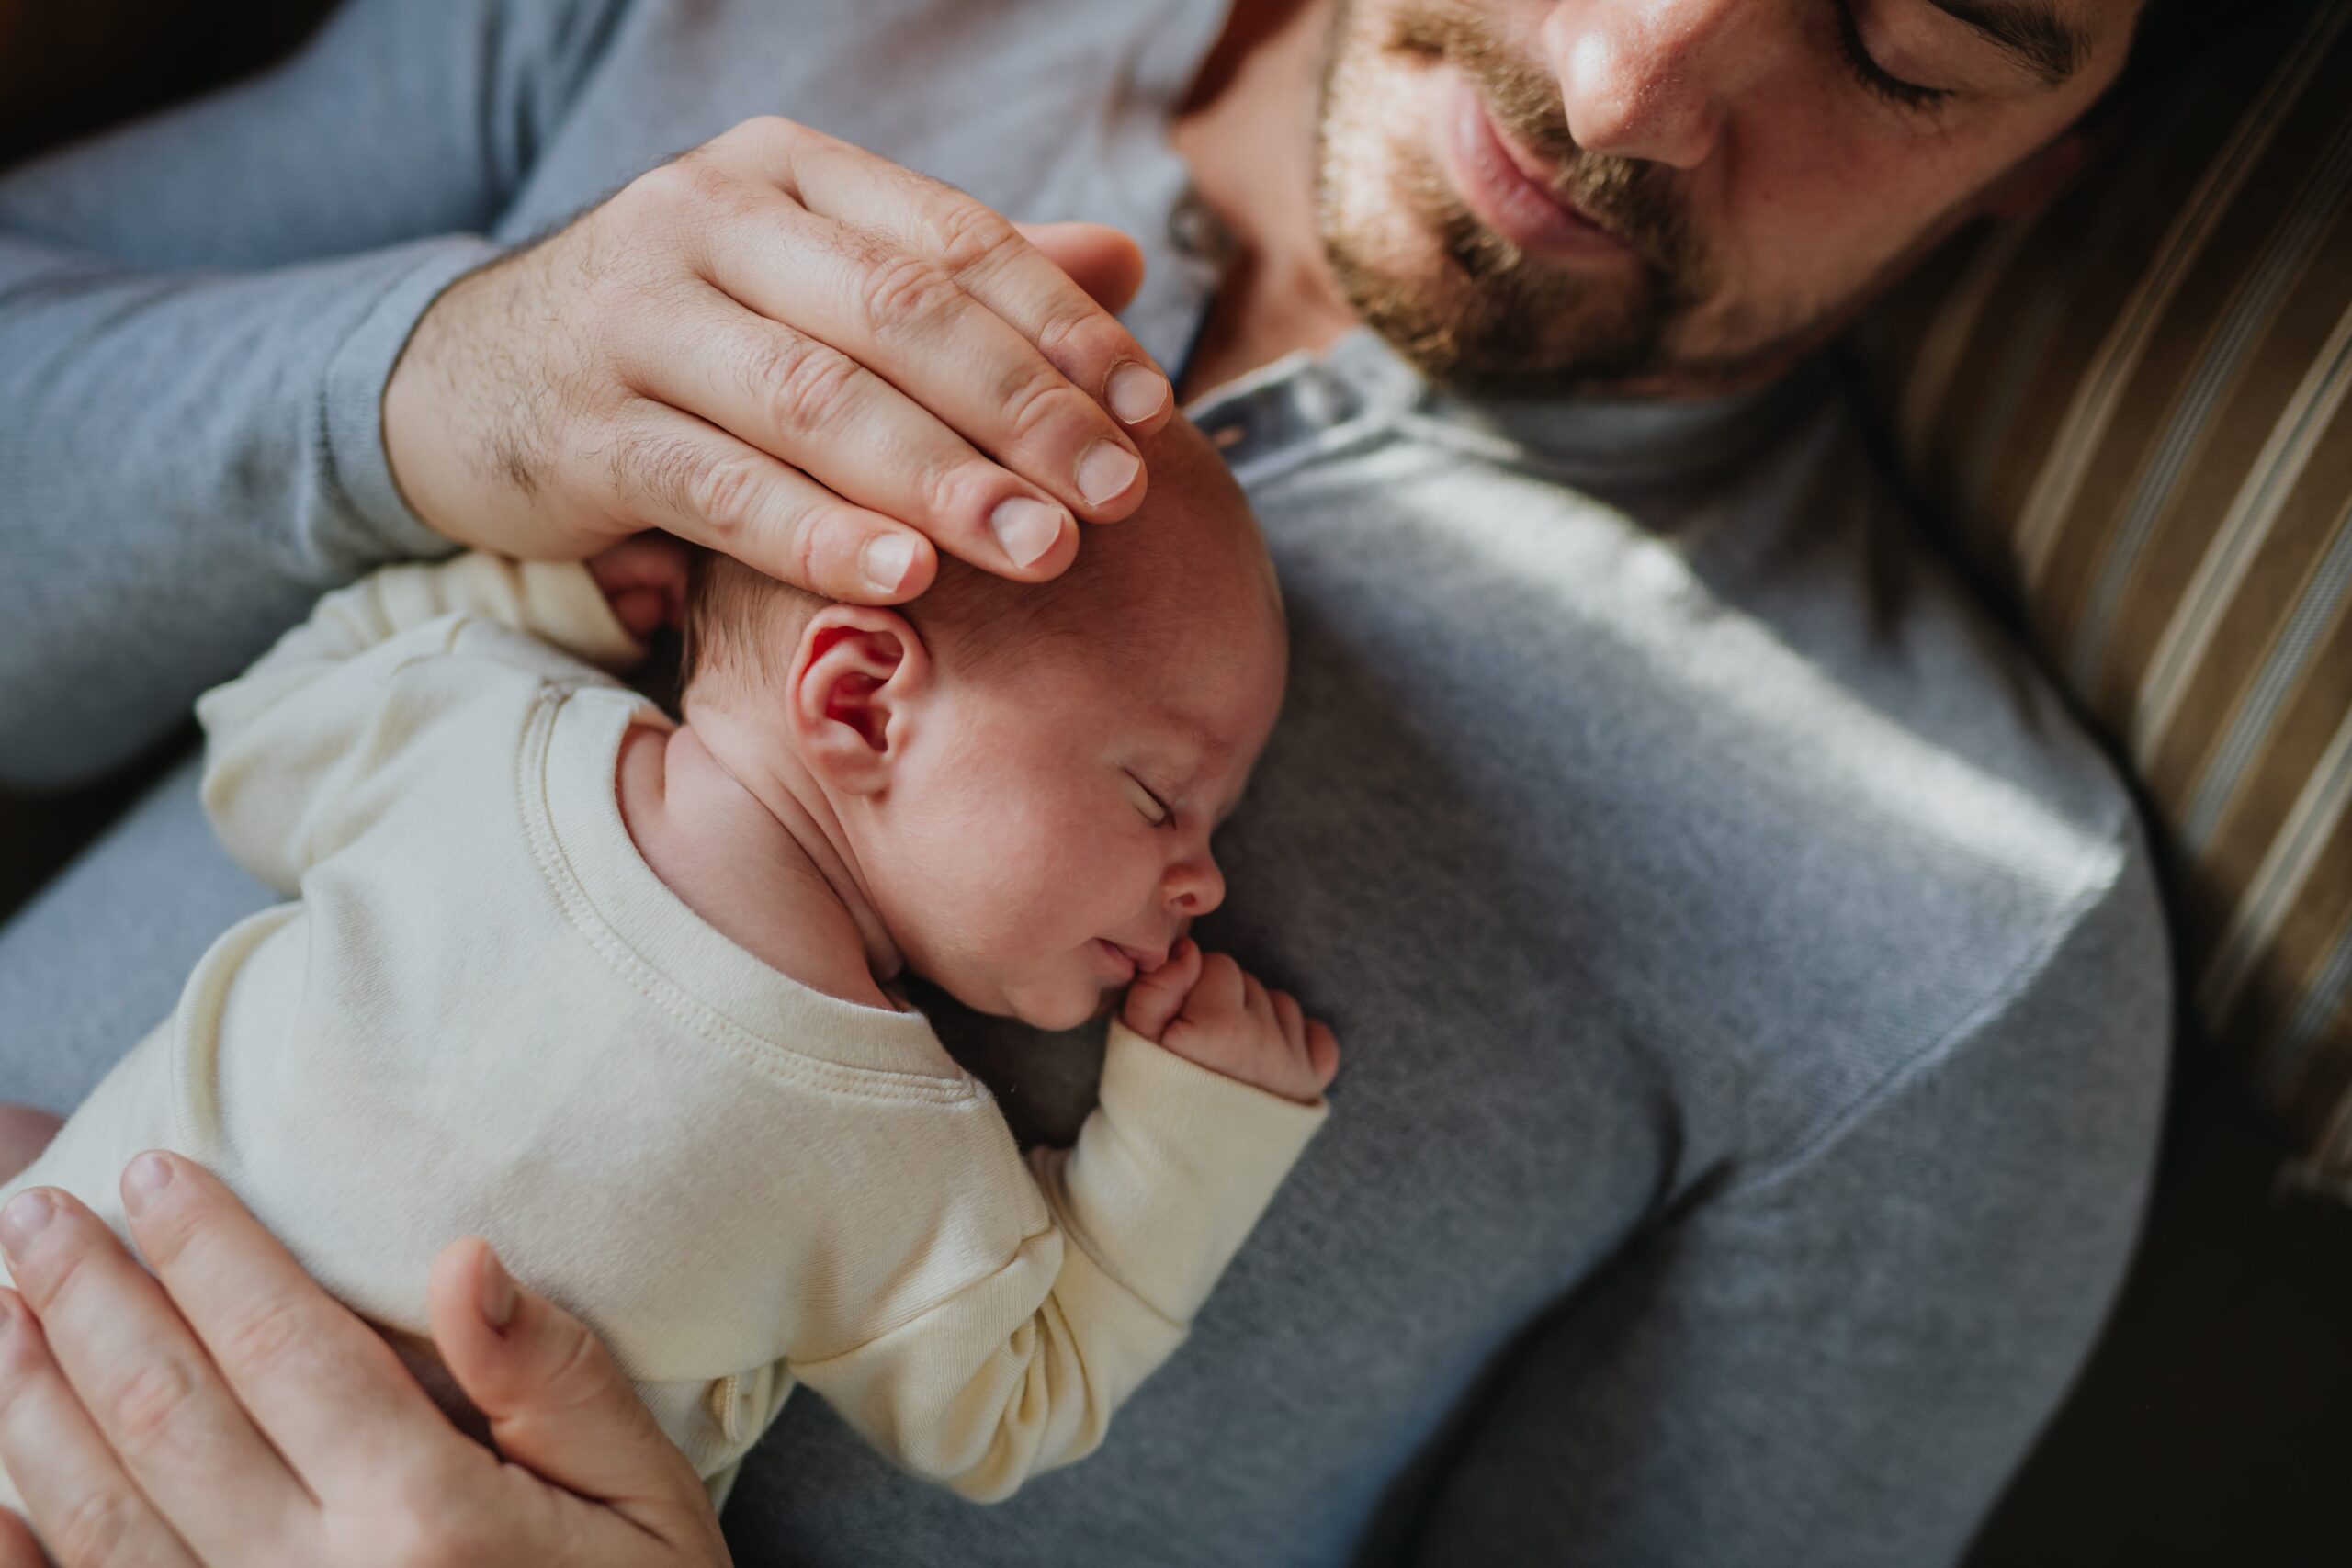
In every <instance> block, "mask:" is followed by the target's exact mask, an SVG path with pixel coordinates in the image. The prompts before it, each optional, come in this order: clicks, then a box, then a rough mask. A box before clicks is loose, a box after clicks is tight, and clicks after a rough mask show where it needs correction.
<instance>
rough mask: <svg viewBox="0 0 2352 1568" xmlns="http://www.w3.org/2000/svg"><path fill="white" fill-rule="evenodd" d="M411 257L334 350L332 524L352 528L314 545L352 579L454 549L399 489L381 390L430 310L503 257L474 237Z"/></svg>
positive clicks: (329, 417)
mask: <svg viewBox="0 0 2352 1568" xmlns="http://www.w3.org/2000/svg"><path fill="white" fill-rule="evenodd" d="M405 250H406V252H407V254H408V255H409V256H410V257H411V258H413V259H412V261H411V265H409V266H408V267H407V268H406V269H405V270H402V271H401V272H400V273H399V274H398V275H397V276H395V277H394V279H393V281H392V283H391V285H390V287H389V288H386V289H385V290H384V292H383V293H382V294H380V295H379V296H378V297H377V299H376V302H375V303H374V304H373V305H371V306H369V307H368V311H367V313H366V314H365V315H363V316H362V317H361V318H360V319H359V322H358V324H357V325H356V326H355V327H354V328H353V329H352V330H351V333H350V334H349V335H348V336H346V337H345V339H344V340H343V342H342V343H341V344H339V345H338V346H337V347H336V349H335V351H334V356H333V357H332V358H330V359H329V360H328V361H327V367H326V378H325V382H324V385H323V386H322V388H321V390H320V406H319V419H320V424H321V429H322V435H323V437H324V441H325V447H326V468H327V473H326V480H327V486H328V490H329V492H330V493H331V494H334V495H335V496H337V497H338V498H339V499H340V501H341V502H342V504H341V505H340V506H337V507H333V508H330V509H329V515H330V516H340V517H341V518H343V519H344V520H345V534H346V536H345V537H343V538H322V539H318V540H315V541H314V542H313V543H314V546H315V547H316V548H317V549H318V550H319V552H320V554H321V556H322V558H324V559H325V560H326V561H327V562H328V563H329V564H330V565H332V566H334V567H337V568H340V569H342V570H345V571H347V572H353V573H356V572H357V571H359V570H365V569H366V568H368V567H370V566H375V565H379V564H381V563H382V562H385V561H392V560H415V559H424V558H432V557H435V556H445V555H447V554H448V553H449V552H450V551H452V550H454V549H456V548H457V546H456V544H455V543H454V542H453V541H452V540H450V539H449V538H447V537H446V536H443V535H441V534H438V533H435V531H434V530H433V529H432V528H430V527H428V526H426V525H425V523H424V519H423V518H421V517H419V516H417V514H416V513H415V512H414V511H413V509H412V508H411V507H410V506H409V503H408V501H407V499H406V498H405V497H403V496H402V495H401V491H400V486H399V485H398V484H396V483H394V482H393V479H392V464H391V457H390V455H389V454H388V453H386V451H385V450H384V384H385V383H386V382H387V381H389V380H390V379H391V375H392V366H393V364H394V363H395V362H397V361H398V360H399V358H400V356H401V350H402V349H404V348H406V347H407V346H408V340H409V337H410V334H411V333H413V332H414V331H415V330H416V323H417V321H418V320H419V319H420V318H421V317H423V316H424V312H425V310H426V308H427V307H428V306H430V305H431V304H432V303H433V301H434V300H435V299H439V298H440V297H441V295H442V293H443V291H444V290H446V289H447V288H448V287H449V286H450V285H451V284H453V283H455V282H457V281H458V278H460V277H463V276H465V275H466V274H468V273H469V272H472V271H473V270H474V269H475V268H477V267H479V266H481V265H483V264H484V263H487V262H489V261H491V260H492V259H494V258H495V257H497V256H498V255H499V254H501V248H500V247H499V246H497V245H495V244H492V243H491V242H490V241H488V240H484V239H481V238H479V237H477V236H473V235H468V234H453V235H447V236H445V237H443V238H440V239H436V240H431V241H427V242H425V243H422V244H418V245H413V246H408V247H405ZM392 254H395V255H397V254H400V253H398V252H395V253H392Z"/></svg>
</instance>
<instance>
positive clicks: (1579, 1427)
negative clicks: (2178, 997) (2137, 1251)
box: [1417, 852, 2171, 1568]
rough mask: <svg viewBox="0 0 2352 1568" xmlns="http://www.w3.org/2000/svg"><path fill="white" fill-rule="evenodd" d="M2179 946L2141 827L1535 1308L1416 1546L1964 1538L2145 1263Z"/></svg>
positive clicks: (1900, 1546) (1933, 1551) (1763, 1558)
mask: <svg viewBox="0 0 2352 1568" xmlns="http://www.w3.org/2000/svg"><path fill="white" fill-rule="evenodd" d="M2168 972H2169V966H2168V964H2167V961H2166V955H2165V935H2164V929H2163V917H2162V914H2161V912H2160V910H2159V908H2158V906H2157V901H2156V897H2155V893H2154V884H2153V879H2152V876H2151V874H2150V873H2149V870H2148V864H2147V860H2146V855H2145V852H2138V853H2135V854H2134V856H2133V857H2132V858H2131V860H2130V861H2129V862H2127V863H2126V866H2125V868H2124V872H2123V874H2122V876H2121V877H2120V880H2119V881H2118V882H2117V883H2116V884H2114V885H2113V886H2109V888H2107V889H2105V890H2104V893H2103V894H2102V896H2100V897H2098V899H2097V901H2096V902H2094V903H2093V904H2092V905H2090V906H2089V907H2088V908H2086V909H2084V910H2082V911H2080V912H2079V918H2078V919H2075V921H2073V922H2072V923H2071V924H2070V925H2069V926H2068V927H2067V929H2065V930H2064V931H2062V932H2061V933H2059V940H2058V941H2057V942H2056V943H2055V945H2054V946H2053V947H2052V949H2051V950H2050V951H2049V953H2047V955H2046V958H2045V960H2044V961H2043V962H2042V963H2041V964H2038V965H2036V966H2034V967H2033V969H2032V970H2031V972H2030V973H2028V974H2025V975H2023V976H2019V977H2018V983H2017V984H2016V985H2015V986H2014V987H2011V988H2009V989H2008V990H2007V991H2006V992H2005V993H2004V995H2003V996H2002V997H2001V998H2000V999H1999V1000H1998V1001H1997V1002H1996V1005H1995V1006H1994V1007H1992V1008H1991V1009H1989V1010H1987V1011H1986V1012H1985V1014H1984V1015H1983V1016H1981V1017H1979V1018H1976V1019H1973V1020H1972V1021H1969V1023H1968V1024H1966V1025H1965V1026H1963V1027H1962V1028H1961V1029H1960V1030H1958V1031H1957V1032H1954V1034H1953V1035H1952V1036H1951V1038H1949V1039H1948V1040H1946V1041H1945V1042H1944V1043H1943V1044H1942V1045H1941V1047H1940V1048H1939V1049H1938V1050H1937V1051H1935V1052H1934V1053H1932V1054H1931V1055H1928V1056H1927V1057H1926V1058H1924V1059H1922V1060H1920V1061H1918V1062H1917V1063H1915V1064H1913V1065H1912V1066H1910V1067H1909V1068H1908V1069H1907V1070H1905V1071H1903V1072H1900V1073H1898V1074H1897V1075H1895V1076H1894V1077H1893V1078H1892V1080H1891V1081H1889V1082H1887V1083H1885V1084H1883V1085H1882V1086H1881V1087H1880V1088H1879V1089H1877V1090H1876V1091H1875V1092H1873V1093H1872V1094H1871V1095H1870V1096H1868V1097H1867V1099H1866V1100H1864V1101H1863V1102H1862V1103H1861V1104H1860V1105H1859V1106H1857V1107H1855V1108H1854V1109H1853V1110H1852V1111H1850V1112H1849V1113H1848V1114H1846V1115H1845V1116H1843V1117H1842V1118H1840V1119H1839V1120H1838V1122H1836V1123H1834V1124H1833V1125H1832V1126H1831V1127H1830V1129H1829V1130H1828V1131H1827V1132H1826V1134H1825V1135H1824V1136H1822V1137H1821V1138H1819V1139H1818V1140H1817V1141H1815V1142H1814V1143H1812V1144H1811V1145H1808V1146H1806V1147H1804V1148H1802V1149H1798V1150H1795V1151H1792V1154H1791V1155H1790V1156H1789V1157H1788V1158H1786V1159H1785V1160H1783V1161H1781V1162H1779V1163H1778V1164H1776V1165H1774V1166H1773V1167H1771V1168H1767V1169H1762V1170H1758V1171H1757V1172H1755V1173H1753V1174H1751V1175H1750V1176H1748V1177H1747V1178H1746V1179H1740V1178H1736V1177H1735V1178H1732V1179H1728V1180H1727V1181H1726V1182H1724V1185H1723V1186H1722V1187H1721V1189H1720V1190H1716V1191H1714V1192H1713V1193H1708V1194H1703V1195H1702V1196H1700V1197H1699V1198H1697V1199H1696V1200H1694V1201H1692V1202H1691V1204H1690V1205H1689V1207H1688V1208H1687V1210H1686V1211H1685V1212H1684V1213H1681V1215H1680V1217H1679V1218H1678V1219H1676V1220H1674V1221H1672V1222H1671V1223H1669V1224H1666V1225H1665V1226H1663V1227H1662V1228H1661V1229H1660V1230H1658V1231H1657V1233H1655V1234H1654V1235H1651V1236H1650V1237H1649V1238H1648V1239H1647V1240H1646V1241H1645V1242H1643V1243H1641V1244H1640V1245H1638V1246H1637V1247H1635V1248H1634V1249H1633V1250H1632V1251H1631V1252H1630V1253H1629V1254H1628V1255H1627V1256H1626V1257H1624V1258H1622V1259H1621V1260H1620V1261H1619V1262H1618V1263H1617V1264H1616V1265H1615V1266H1613V1267H1612V1268H1611V1269H1610V1270H1609V1271H1608V1272H1606V1273H1604V1274H1602V1275H1600V1277H1598V1278H1597V1279H1595V1280H1593V1281H1592V1282H1591V1283H1590V1284H1589V1286H1588V1287H1587V1288H1586V1289H1585V1291H1584V1292H1582V1293H1581V1294H1580V1296H1579V1297H1578V1298H1577V1300H1576V1301H1574V1302H1572V1303H1569V1304H1568V1306H1567V1307H1566V1309H1565V1310H1564V1311H1563V1312H1562V1313H1561V1314H1559V1315H1558V1316H1556V1317H1555V1318H1554V1319H1553V1320H1552V1321H1550V1322H1549V1323H1547V1324H1546V1325H1544V1327H1543V1328H1542V1329H1541V1330H1539V1331H1538V1333H1537V1334H1536V1336H1535V1337H1533V1339H1532V1341H1531V1342H1530V1343H1529V1345H1528V1346H1527V1347H1526V1348H1524V1349H1523V1350H1522V1352H1521V1354H1520V1356H1519V1357H1518V1359H1516V1360H1514V1361H1513V1362H1512V1363H1511V1364H1510V1365H1509V1366H1508V1367H1506V1368H1504V1369H1503V1370H1502V1371H1501V1372H1500V1374H1499V1375H1498V1378H1497V1379H1496V1389H1497V1393H1496V1394H1495V1397H1494V1401H1493V1404H1491V1405H1489V1406H1488V1408H1487V1411H1486V1412H1485V1413H1484V1414H1483V1415H1482V1416H1481V1417H1480V1419H1479V1420H1478V1421H1477V1422H1476V1425H1475V1426H1474V1427H1473V1430H1472V1433H1471V1435H1470V1437H1469V1438H1468V1439H1467V1440H1466V1442H1465V1444H1464V1448H1463V1449H1462V1450H1461V1452H1460V1454H1459V1457H1458V1460H1457V1461H1456V1462H1455V1463H1454V1465H1453V1467H1452V1469H1451V1472H1450V1473H1449V1474H1448V1475H1447V1477H1446V1479H1445V1480H1444V1481H1443V1482H1442V1483H1441V1484H1440V1486H1439V1487H1438V1489H1437V1492H1436V1495H1435V1497H1434V1500H1433V1506H1432V1507H1431V1509H1430V1514H1429V1516H1428V1517H1427V1519H1426V1521H1425V1526H1424V1530H1423V1534H1422V1536H1421V1540H1420V1548H1421V1550H1420V1551H1419V1554H1418V1556H1417V1561H1420V1562H1431V1563H1444V1562H1481V1563H1521V1562H1528V1563H1532V1562H1544V1563H1551V1564H1562V1565H1576V1564H1594V1565H1601V1564H1606V1565H1609V1568H1622V1565H1623V1564H1628V1563H1669V1562H1670V1563H1675V1564H1678V1565H1684V1568H1768V1565H1777V1564H1782V1563H1791V1562H1803V1563H1806V1564H1808V1565H1812V1568H1874V1565H1877V1564H1883V1563H1904V1564H1909V1565H1913V1568H1940V1565H1943V1564H1949V1563H1954V1562H1959V1561H1960V1560H1961V1558H1962V1555H1963V1553H1964V1551H1965V1550H1966V1548H1967V1545H1968V1542H1969V1539H1970V1537H1971V1534H1972V1532H1973V1530H1974V1529H1975V1527H1976V1525H1977V1523H1978V1522H1979V1521H1980V1520H1981V1519H1982V1518H1983V1517H1984V1515H1985V1512H1986V1510H1987V1509H1988V1508H1989V1507H1990V1506H1992V1503H1993V1501H1994V1499H1995V1498H1996V1495H1998V1493H1999V1491H2000V1489H2001V1487H2002V1485H2003V1484H2004V1483H2006V1482H2007V1479H2008V1475H2009V1471H2010V1468H2011V1467H2012V1466H2013V1465H2014V1464H2015V1463H2016V1462H2017V1460H2018V1456H2019V1455H2020V1454H2022V1453H2024V1452H2025V1451H2026V1450H2027V1448H2028V1447H2029V1446H2030V1442H2031V1440H2032V1438H2033V1436H2034V1434H2035V1433H2036V1432H2037V1431H2039V1430H2040V1428H2041V1426H2042V1424H2043V1423H2044V1422H2045V1421H2047V1420H2048V1418H2049V1417H2050V1416H2051V1414H2052V1412H2053V1411H2054V1410H2055V1409H2056V1407H2057V1404H2058V1402H2059V1401H2060V1399H2061V1398H2062V1397H2063V1396H2064V1393H2065V1392H2066V1390H2067V1387H2068V1386H2069V1384H2070V1382H2071V1381H2072V1378H2073V1376H2074V1373H2075V1369H2076V1368H2077V1367H2078V1366H2079V1365H2080V1363H2081V1361H2082V1359H2083V1358H2084V1356H2085V1355H2086V1352H2087V1349H2088V1347H2089V1346H2090V1344H2091V1343H2092V1342H2093V1340H2094V1338H2095V1337H2096V1336H2097V1335H2098V1331H2099V1328H2100V1326H2101V1325H2102V1324H2103V1323H2104V1322H2105V1319H2106V1316H2107V1313H2108V1309H2109V1304H2110V1303H2111V1302H2112V1301H2113V1299H2114V1295H2115V1292H2116V1290H2117V1288H2118V1285H2119V1283H2120V1280H2121V1278H2122V1274H2123V1269H2124V1265H2125V1262H2126V1260H2127V1259H2128V1258H2129V1257H2130V1254H2131V1247H2132V1244H2133V1241H2134V1239H2135V1237H2136V1235H2137V1233H2138V1225H2139V1218H2140V1213H2141V1209H2142V1205H2143V1199H2144V1194H2145V1192H2146V1189H2147V1183H2148V1180H2149V1178H2150V1174H2151V1173H2150V1171H2149V1168H2148V1151H2149V1150H2150V1149H2151V1148H2153V1147H2154V1142H2155V1136H2154V1130H2155V1126H2156V1122H2157V1121H2158V1120H2159V1117H2160V1114H2161V1111H2162V1106H2163V1100H2164V1083H2165V1061H2166V1059H2167V1043H2168V1041H2169V1037H2170V1028H2171V1013H2170V1003H2169V998H2168V996H2167V987H2164V986H2161V985H2151V984H2150V983H2149V977H2150V976H2161V975H2165V974H2166V973H2168ZM2052 1149H2063V1150H2064V1158H2063V1159H2055V1160H2053V1158H2052V1156H2051V1153H2050V1151H2051V1150H2052ZM1726 1483H1728V1484H1726Z"/></svg>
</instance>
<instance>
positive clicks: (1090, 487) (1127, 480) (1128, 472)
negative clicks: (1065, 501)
mask: <svg viewBox="0 0 2352 1568" xmlns="http://www.w3.org/2000/svg"><path fill="white" fill-rule="evenodd" d="M1142 469H1143V460H1142V459H1141V458H1139V457H1136V455H1135V454H1134V453H1133V452H1130V451H1128V450H1127V449H1126V448H1125V447H1124V446H1120V445H1119V444H1118V443H1117V442H1115V441H1097V442H1096V443H1095V444H1094V445H1093V446H1089V447H1088V448H1087V449H1086V452H1085V455H1084V456H1082V457H1080V458H1079V460H1078V493H1079V494H1080V495H1082V496H1084V497H1086V501H1087V504H1088V505H1090V506H1100V505H1102V504H1103V502H1106V501H1109V500H1110V499H1111V498H1112V497H1113V496H1115V495H1119V494H1121V493H1123V492H1124V491H1125V490H1126V488H1127V487H1128V486H1129V485H1131V484H1133V483H1135V482H1136V474H1138V473H1139V472H1141V471H1142Z"/></svg>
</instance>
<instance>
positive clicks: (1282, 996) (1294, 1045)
mask: <svg viewBox="0 0 2352 1568" xmlns="http://www.w3.org/2000/svg"><path fill="white" fill-rule="evenodd" d="M1272 998H1273V1003H1274V1022H1275V1023H1277V1024H1279V1025H1280V1026H1281V1028H1282V1032H1283V1039H1284V1040H1286V1041H1288V1042H1289V1043H1290V1048H1291V1049H1292V1050H1294V1051H1296V1052H1298V1053H1299V1054H1300V1055H1305V1054H1306V1010H1305V1009H1303V1008H1301V1007H1300V1006H1299V1005H1298V998H1296V997H1294V996H1292V995H1291V994H1290V993H1289V992H1288V991H1276V992H1274V993H1272Z"/></svg>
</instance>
